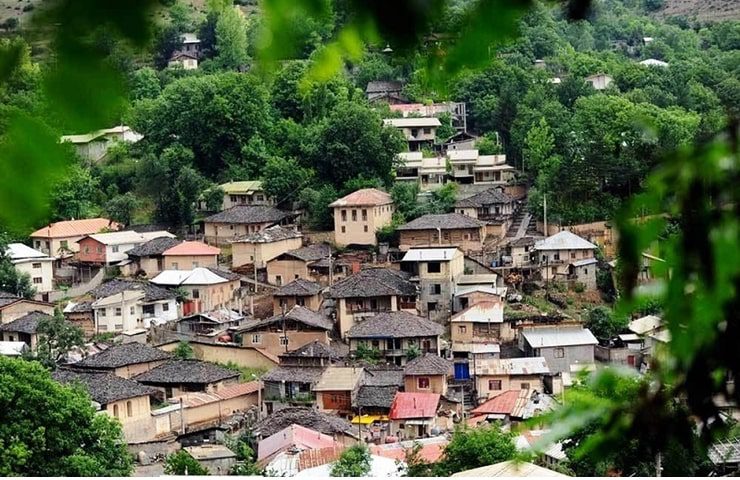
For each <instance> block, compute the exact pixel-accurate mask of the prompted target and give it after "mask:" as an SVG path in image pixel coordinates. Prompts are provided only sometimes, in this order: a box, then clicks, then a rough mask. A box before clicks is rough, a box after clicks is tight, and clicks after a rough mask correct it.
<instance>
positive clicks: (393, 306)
mask: <svg viewBox="0 0 740 480" xmlns="http://www.w3.org/2000/svg"><path fill="white" fill-rule="evenodd" d="M409 278H410V275H409V274H408V273H405V272H400V271H398V270H392V269H389V268H369V269H366V270H360V271H359V272H357V273H355V274H354V275H350V276H349V277H347V278H344V279H342V280H340V281H338V282H337V283H335V284H334V285H331V286H330V287H329V288H328V290H327V295H328V297H329V298H331V299H333V300H334V302H335V314H336V321H337V325H338V328H339V333H340V335H341V336H342V337H343V338H344V337H346V336H347V332H348V331H349V330H350V328H352V326H353V325H354V324H355V323H358V322H360V321H362V320H364V319H367V318H370V317H372V316H374V315H376V314H378V313H381V312H397V311H406V312H410V313H413V314H416V313H417V310H416V296H417V287H416V285H414V284H413V283H412V282H410V281H409Z"/></svg>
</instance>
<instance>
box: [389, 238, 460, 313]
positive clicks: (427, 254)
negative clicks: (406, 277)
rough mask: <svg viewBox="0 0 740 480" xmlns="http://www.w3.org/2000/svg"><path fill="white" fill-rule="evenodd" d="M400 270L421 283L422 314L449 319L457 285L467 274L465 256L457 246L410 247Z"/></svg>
mask: <svg viewBox="0 0 740 480" xmlns="http://www.w3.org/2000/svg"><path fill="white" fill-rule="evenodd" d="M401 270H403V271H405V272H408V273H410V274H411V281H412V282H417V283H418V284H419V312H420V315H423V316H426V317H428V318H433V319H440V318H441V319H445V318H448V317H449V315H450V313H451V309H452V297H453V295H454V290H455V282H456V281H457V279H458V278H459V277H460V276H461V275H463V274H464V273H465V255H463V253H462V252H461V251H460V250H459V249H457V248H454V247H453V248H450V247H446V248H445V247H442V248H434V247H430V248H411V249H409V250H408V251H407V252H406V254H405V255H404V256H403V259H402V260H401Z"/></svg>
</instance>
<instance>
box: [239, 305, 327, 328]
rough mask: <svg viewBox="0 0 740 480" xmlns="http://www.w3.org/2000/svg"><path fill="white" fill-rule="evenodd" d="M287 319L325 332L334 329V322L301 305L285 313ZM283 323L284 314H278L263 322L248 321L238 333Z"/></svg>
mask: <svg viewBox="0 0 740 480" xmlns="http://www.w3.org/2000/svg"><path fill="white" fill-rule="evenodd" d="M285 318H286V319H288V320H293V321H296V322H299V323H303V324H304V325H308V326H311V327H315V328H321V329H323V330H332V329H333V328H334V325H333V324H332V322H331V321H330V320H328V319H326V318H324V316H323V315H321V314H320V313H317V312H314V311H313V310H310V309H308V308H306V307H302V306H300V305H296V306H294V307H293V308H291V309H290V310H289V311H287V312H285ZM282 321H283V316H282V314H277V315H273V316H272V317H270V318H264V319H262V320H252V321H248V322H246V323H244V324H242V325H241V326H240V327H239V328H237V329H236V331H237V332H239V333H242V332H252V331H255V330H261V329H263V328H265V327H268V326H270V325H274V324H277V323H281V322H282Z"/></svg>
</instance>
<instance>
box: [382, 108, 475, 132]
mask: <svg viewBox="0 0 740 480" xmlns="http://www.w3.org/2000/svg"><path fill="white" fill-rule="evenodd" d="M389 108H390V110H391V112H399V113H400V114H401V115H402V116H403V117H404V118H408V117H439V116H440V115H443V114H449V115H450V117H451V120H452V126H453V127H454V128H455V130H458V131H460V132H464V131H465V130H466V117H467V110H466V105H465V102H440V103H432V104H425V103H398V104H392V105H389Z"/></svg>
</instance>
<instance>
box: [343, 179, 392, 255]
mask: <svg viewBox="0 0 740 480" xmlns="http://www.w3.org/2000/svg"><path fill="white" fill-rule="evenodd" d="M329 208H333V209H334V243H335V244H336V245H339V246H345V245H377V243H378V241H377V238H376V237H375V232H376V231H377V230H379V229H381V228H383V227H386V226H388V225H390V224H391V221H392V219H393V212H394V211H395V208H394V206H393V199H392V198H391V196H390V195H389V194H387V193H385V192H383V191H380V190H378V189H377V188H363V189H361V190H357V191H356V192H352V193H350V194H349V195H345V196H344V197H342V198H340V199H338V200H335V201H334V202H332V203H330V204H329Z"/></svg>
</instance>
